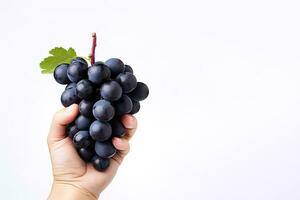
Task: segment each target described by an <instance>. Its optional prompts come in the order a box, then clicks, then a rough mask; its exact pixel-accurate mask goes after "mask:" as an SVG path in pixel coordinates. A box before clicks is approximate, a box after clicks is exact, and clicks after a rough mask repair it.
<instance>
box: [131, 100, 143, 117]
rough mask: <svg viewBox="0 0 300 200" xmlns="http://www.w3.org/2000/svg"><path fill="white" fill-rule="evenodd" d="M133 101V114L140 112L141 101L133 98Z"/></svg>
mask: <svg viewBox="0 0 300 200" xmlns="http://www.w3.org/2000/svg"><path fill="white" fill-rule="evenodd" d="M131 101H132V109H131V111H130V114H132V115H133V114H136V113H137V112H139V110H140V107H141V106H140V102H138V101H136V100H133V99H131Z"/></svg>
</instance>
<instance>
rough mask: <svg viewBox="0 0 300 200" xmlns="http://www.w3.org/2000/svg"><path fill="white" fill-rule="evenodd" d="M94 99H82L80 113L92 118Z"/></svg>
mask: <svg viewBox="0 0 300 200" xmlns="http://www.w3.org/2000/svg"><path fill="white" fill-rule="evenodd" d="M93 105H94V101H88V100H82V101H81V102H80V104H79V112H80V114H82V115H84V116H86V117H89V118H92V117H93Z"/></svg>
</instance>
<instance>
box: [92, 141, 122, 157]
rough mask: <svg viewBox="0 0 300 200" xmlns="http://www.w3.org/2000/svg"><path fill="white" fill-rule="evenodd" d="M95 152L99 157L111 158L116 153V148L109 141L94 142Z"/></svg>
mask: <svg viewBox="0 0 300 200" xmlns="http://www.w3.org/2000/svg"><path fill="white" fill-rule="evenodd" d="M95 152H96V154H97V155H98V156H100V157H101V158H111V157H113V156H114V155H115V154H116V152H117V150H116V148H115V147H114V146H113V145H112V143H111V142H108V141H107V142H96V143H95Z"/></svg>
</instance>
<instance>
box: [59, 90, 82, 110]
mask: <svg viewBox="0 0 300 200" xmlns="http://www.w3.org/2000/svg"><path fill="white" fill-rule="evenodd" d="M60 101H61V103H62V105H63V106H64V107H68V106H70V105H72V104H74V103H78V102H79V101H80V98H79V97H78V96H77V92H76V88H70V89H66V90H65V91H64V92H63V93H62V95H61V97H60Z"/></svg>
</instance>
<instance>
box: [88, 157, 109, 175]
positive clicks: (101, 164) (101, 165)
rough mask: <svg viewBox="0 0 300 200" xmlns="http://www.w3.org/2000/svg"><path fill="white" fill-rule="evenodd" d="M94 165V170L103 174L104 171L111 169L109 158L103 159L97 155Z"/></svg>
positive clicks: (93, 161) (93, 159)
mask: <svg viewBox="0 0 300 200" xmlns="http://www.w3.org/2000/svg"><path fill="white" fill-rule="evenodd" d="M92 163H93V166H94V168H95V169H96V170H97V171H100V172H102V171H105V170H106V169H107V168H108V167H109V165H110V159H109V158H101V157H99V156H97V155H95V156H94V157H93V158H92Z"/></svg>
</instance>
